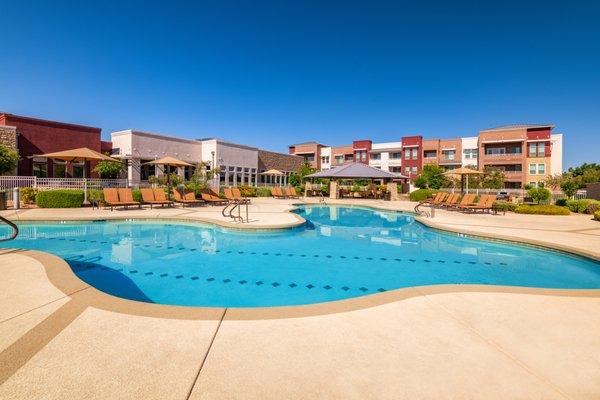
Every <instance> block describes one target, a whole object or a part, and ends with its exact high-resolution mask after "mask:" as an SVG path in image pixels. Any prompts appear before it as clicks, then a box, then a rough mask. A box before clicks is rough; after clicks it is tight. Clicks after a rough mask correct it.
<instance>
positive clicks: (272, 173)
mask: <svg viewBox="0 0 600 400" xmlns="http://www.w3.org/2000/svg"><path fill="white" fill-rule="evenodd" d="M261 175H270V176H279V177H281V176H283V175H285V174H284V173H283V172H281V171H280V170H278V169H270V170H267V171H265V172H261ZM280 179H281V178H280ZM279 184H281V181H280V182H279Z"/></svg>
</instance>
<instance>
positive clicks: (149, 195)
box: [140, 188, 173, 208]
mask: <svg viewBox="0 0 600 400" xmlns="http://www.w3.org/2000/svg"><path fill="white" fill-rule="evenodd" d="M159 190H160V191H161V192H162V193H163V195H164V193H165V192H164V190H162V189H159ZM140 192H141V193H142V201H143V202H144V203H146V204H150V208H152V206H154V205H160V206H161V207H164V206H165V204H166V205H168V206H172V205H173V202H172V201H168V200H167V199H165V200H157V199H156V196H155V195H154V190H152V189H148V188H145V189H140Z"/></svg>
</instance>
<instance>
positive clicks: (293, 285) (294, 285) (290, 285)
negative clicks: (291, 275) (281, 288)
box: [288, 282, 298, 288]
mask: <svg viewBox="0 0 600 400" xmlns="http://www.w3.org/2000/svg"><path fill="white" fill-rule="evenodd" d="M288 286H289V287H291V288H295V287H296V286H298V285H296V284H295V283H294V282H292V283H290V284H289V285H288Z"/></svg>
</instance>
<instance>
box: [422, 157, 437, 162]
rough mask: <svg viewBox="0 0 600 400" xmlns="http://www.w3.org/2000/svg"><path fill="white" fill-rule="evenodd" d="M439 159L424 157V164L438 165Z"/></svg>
mask: <svg viewBox="0 0 600 400" xmlns="http://www.w3.org/2000/svg"><path fill="white" fill-rule="evenodd" d="M437 163H438V159H437V157H423V164H437Z"/></svg>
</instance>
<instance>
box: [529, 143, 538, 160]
mask: <svg viewBox="0 0 600 400" xmlns="http://www.w3.org/2000/svg"><path fill="white" fill-rule="evenodd" d="M535 156H537V146H536V144H535V143H529V157H535Z"/></svg>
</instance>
